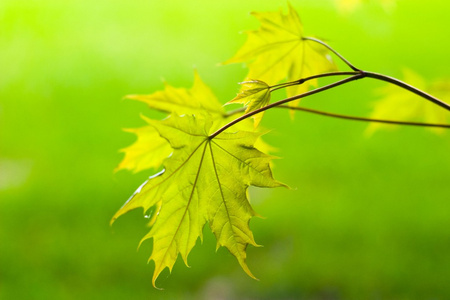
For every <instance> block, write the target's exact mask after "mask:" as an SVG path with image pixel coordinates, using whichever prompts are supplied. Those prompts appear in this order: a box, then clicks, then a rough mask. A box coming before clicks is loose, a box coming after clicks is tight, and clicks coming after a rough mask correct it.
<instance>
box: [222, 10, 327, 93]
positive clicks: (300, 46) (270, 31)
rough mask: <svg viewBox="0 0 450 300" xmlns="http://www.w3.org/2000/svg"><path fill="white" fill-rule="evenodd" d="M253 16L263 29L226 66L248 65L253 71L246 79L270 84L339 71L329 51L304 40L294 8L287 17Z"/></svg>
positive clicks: (274, 14)
mask: <svg viewBox="0 0 450 300" xmlns="http://www.w3.org/2000/svg"><path fill="white" fill-rule="evenodd" d="M252 15H253V16H255V17H256V18H257V19H258V20H259V21H260V23H261V27H260V28H259V30H252V31H247V32H246V33H247V35H248V37H247V41H246V42H245V44H244V45H243V46H242V48H241V49H239V50H238V52H237V53H236V54H235V56H234V57H232V58H231V59H229V60H228V61H226V62H224V64H229V63H238V62H246V63H247V64H248V68H249V72H248V74H247V76H246V78H247V79H250V78H252V79H258V80H261V81H264V82H267V83H268V84H269V85H275V84H277V83H278V82H280V81H283V80H286V79H287V80H288V81H294V80H297V79H300V78H304V77H307V76H311V75H316V74H320V73H324V72H327V71H333V70H336V65H335V64H334V62H333V61H332V60H331V57H330V55H329V50H328V49H326V48H324V47H323V46H321V45H318V44H317V43H315V42H313V41H310V40H305V39H304V37H305V36H304V33H303V26H302V24H301V22H300V18H299V16H298V14H297V12H296V11H295V10H294V8H293V7H292V6H291V5H289V11H288V14H287V15H285V14H283V13H282V11H277V12H262V13H260V12H253V13H252ZM316 85H317V81H316V80H311V81H308V83H305V84H302V85H296V86H292V87H289V88H288V89H287V93H288V96H293V95H298V94H301V93H303V92H306V91H307V90H308V87H309V86H316Z"/></svg>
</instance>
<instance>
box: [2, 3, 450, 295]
mask: <svg viewBox="0 0 450 300" xmlns="http://www.w3.org/2000/svg"><path fill="white" fill-rule="evenodd" d="M290 3H291V4H292V5H293V6H294V7H295V8H296V9H297V10H298V11H299V13H300V15H301V17H302V20H303V23H304V25H305V31H306V34H308V35H315V36H319V37H322V38H325V39H326V40H327V41H328V42H329V43H330V44H331V45H332V46H333V47H335V49H337V50H338V51H340V52H341V53H342V54H344V56H346V57H347V58H348V59H350V60H351V61H352V62H353V63H354V64H356V65H357V66H359V67H361V68H364V69H367V70H371V71H375V72H381V73H384V74H387V75H392V76H397V77H399V76H401V70H402V68H403V67H405V66H407V67H409V68H411V69H413V70H415V71H416V72H418V73H419V74H421V75H422V76H424V77H425V78H428V79H430V80H431V79H434V78H440V77H450V74H449V70H448V66H449V65H450V55H448V47H449V41H448V28H449V27H450V20H449V18H448V13H449V11H450V4H448V2H447V1H437V0H430V1H427V2H423V1H418V0H414V1H413V0H408V1H406V0H403V1H401V0H399V1H397V7H396V8H395V9H394V10H391V11H385V10H384V9H383V8H381V7H380V6H379V5H378V3H377V1H374V0H372V1H368V2H367V3H366V4H365V5H364V6H362V7H360V8H358V9H357V10H355V11H354V12H351V13H347V14H342V13H340V12H339V11H338V10H337V9H336V6H335V4H334V1H331V0H330V1H315V0H291V1H290ZM286 6H287V5H286V1H284V0H282V1H281V0H280V1H266V2H262V1H256V0H249V1H242V0H241V1H236V0H228V1H181V0H177V1H175V0H167V1H143V0H139V1H124V0H117V1H105V0H99V1H79V0H78V1H75V0H68V1H57V0H40V1H33V0H27V1H25V0H2V1H1V2H0V298H1V299H107V298H108V299H150V298H151V299H179V298H181V299H236V298H237V299H243V298H245V299H449V298H450V251H449V250H450V205H449V201H450V172H449V171H450V156H449V155H448V153H449V150H450V140H449V133H448V132H444V133H443V134H441V135H436V134H433V133H432V132H430V131H428V130H426V129H423V128H406V127H403V128H396V130H391V131H389V130H387V131H380V132H377V133H375V134H374V135H373V136H372V137H370V138H368V137H366V136H364V131H365V129H366V127H367V124H365V123H358V122H352V121H344V120H336V119H332V118H325V117H321V116H315V115H309V114H305V113H301V112H299V113H297V114H296V118H295V119H294V120H291V119H290V118H289V116H288V113H287V112H286V111H283V110H279V111H277V110H272V111H271V112H269V113H266V114H265V119H264V120H263V125H264V126H265V127H266V128H269V129H271V132H270V133H269V134H268V135H267V136H266V140H267V141H268V142H269V143H270V144H271V145H273V146H275V147H277V148H278V152H277V153H276V154H277V155H278V156H280V157H282V159H280V160H277V161H276V162H275V169H274V172H275V175H276V177H277V178H278V179H279V180H281V181H283V182H285V183H287V184H289V185H290V186H291V187H293V188H294V189H292V190H287V189H275V190H265V189H259V190H258V189H255V190H252V191H251V194H252V200H253V204H254V207H255V209H256V211H257V212H258V213H260V214H261V215H263V216H264V217H265V219H254V220H252V222H251V228H252V229H253V230H254V233H255V238H256V241H257V242H258V243H259V244H262V245H264V247H263V248H253V247H249V249H248V256H249V258H248V264H249V266H250V268H251V269H252V271H253V273H254V274H255V275H256V276H257V277H258V278H259V279H260V281H255V280H252V279H250V278H249V277H247V276H246V275H245V273H244V272H243V271H242V270H241V269H240V266H239V265H238V263H237V262H236V260H235V258H234V257H232V256H231V255H230V254H229V253H228V252H227V251H226V250H224V249H220V250H219V251H218V252H217V253H216V252H215V251H214V249H215V241H214V237H213V236H212V234H211V233H210V232H209V228H206V229H205V235H206V236H205V241H204V243H203V244H202V245H200V243H199V244H198V245H197V246H196V247H195V248H194V250H193V251H192V253H191V254H190V265H191V268H186V267H185V266H184V264H183V263H182V262H181V261H178V262H177V263H176V265H175V268H174V271H173V273H172V274H169V272H168V271H167V270H166V271H164V272H163V273H162V274H161V276H160V278H159V279H158V285H159V286H160V287H162V288H164V291H159V290H156V289H154V288H153V287H152V286H151V275H152V272H153V263H150V264H149V265H147V264H146V261H147V259H148V257H149V255H150V252H151V242H146V243H144V245H143V246H142V247H141V249H140V250H139V251H138V252H136V247H137V244H138V241H139V240H140V239H141V237H142V236H144V234H145V233H146V232H147V230H148V228H146V227H145V222H146V220H145V219H144V218H143V217H142V212H141V211H134V212H131V213H129V214H127V215H125V216H124V217H122V218H120V219H119V220H118V221H117V222H116V223H115V224H114V226H113V227H110V226H109V225H108V223H109V220H110V218H111V216H112V215H113V214H114V213H115V212H116V210H117V209H118V208H119V207H120V206H121V205H122V204H123V203H124V202H125V200H126V199H127V198H128V197H129V196H130V195H131V194H132V192H133V191H134V190H135V189H136V188H137V187H138V186H139V185H140V184H141V183H142V182H143V181H144V180H145V179H146V178H147V177H148V176H149V175H151V174H153V173H154V171H152V170H150V171H146V172H141V173H138V174H131V173H129V172H126V171H120V172H118V173H116V174H114V173H113V169H114V168H115V166H116V165H117V164H118V163H119V161H120V160H121V158H122V155H123V154H120V153H119V152H118V149H120V148H124V147H125V146H128V145H129V144H131V143H132V142H133V141H134V139H135V137H134V136H133V135H131V134H129V133H125V132H123V131H122V130H121V129H122V128H130V127H138V126H141V125H143V121H142V120H141V119H140V118H139V114H140V113H144V114H146V115H147V116H154V117H155V116H157V115H156V114H153V115H152V113H151V112H149V111H148V109H147V108H146V107H145V105H144V104H142V103H136V102H133V101H123V100H122V98H123V96H124V95H127V94H137V93H151V92H154V91H156V90H159V89H162V88H163V83H162V80H161V78H164V79H165V80H167V81H168V82H169V83H170V84H172V85H174V86H180V87H190V86H191V84H192V78H193V68H194V67H195V68H196V69H197V70H198V71H199V73H200V75H201V77H202V78H203V79H204V81H205V82H206V83H207V84H209V85H210V86H211V87H212V88H213V90H214V91H215V92H216V93H217V95H218V96H219V98H220V99H221V101H223V102H226V101H228V100H230V99H231V98H233V97H234V96H235V94H236V92H237V91H238V86H237V85H236V83H237V82H239V81H241V80H242V79H243V77H244V75H245V73H246V69H245V68H243V66H242V65H230V66H222V67H218V66H217V63H219V62H221V61H224V60H226V59H228V58H230V57H231V56H232V55H233V54H234V53H235V51H237V49H238V48H239V47H240V46H241V45H242V43H243V42H244V40H245V35H243V34H239V32H240V31H242V30H246V29H253V28H257V27H258V24H257V21H256V20H255V19H254V18H252V17H251V16H250V15H249V14H248V12H250V11H267V10H277V9H279V8H283V9H286ZM381 86H383V83H379V82H375V81H370V80H364V81H359V82H355V83H352V84H349V85H348V86H345V87H340V88H337V89H334V90H332V91H328V92H326V93H323V94H321V95H317V96H314V97H311V98H308V99H305V100H304V101H303V102H302V103H303V105H305V106H307V107H312V108H317V109H323V110H328V111H333V112H341V113H348V114H356V115H362V116H367V115H368V114H369V112H370V109H371V105H372V103H373V101H374V100H375V97H374V93H373V90H374V89H376V88H378V87H381ZM446 100H447V101H450V99H446Z"/></svg>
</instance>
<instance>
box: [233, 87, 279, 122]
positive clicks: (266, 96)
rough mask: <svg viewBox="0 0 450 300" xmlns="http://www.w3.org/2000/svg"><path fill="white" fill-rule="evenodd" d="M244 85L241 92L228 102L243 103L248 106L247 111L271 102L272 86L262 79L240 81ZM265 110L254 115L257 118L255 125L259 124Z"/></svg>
mask: <svg viewBox="0 0 450 300" xmlns="http://www.w3.org/2000/svg"><path fill="white" fill-rule="evenodd" d="M240 84H241V85H242V90H241V92H240V93H239V94H238V95H237V96H236V97H235V98H234V99H233V100H231V101H229V102H227V103H226V104H232V103H243V104H244V105H245V106H247V108H246V110H245V113H248V112H251V111H254V110H257V109H258V108H261V107H264V106H266V105H267V104H269V101H270V86H269V85H268V84H267V83H265V82H264V81H261V80H250V81H244V82H241V83H240ZM263 114H264V112H262V113H259V114H256V115H254V116H253V119H254V120H255V127H257V126H258V125H259V123H260V122H261V119H262V117H263Z"/></svg>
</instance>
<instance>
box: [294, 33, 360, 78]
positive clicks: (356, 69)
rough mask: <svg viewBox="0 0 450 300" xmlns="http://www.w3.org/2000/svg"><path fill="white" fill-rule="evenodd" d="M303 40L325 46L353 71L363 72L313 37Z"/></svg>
mask: <svg viewBox="0 0 450 300" xmlns="http://www.w3.org/2000/svg"><path fill="white" fill-rule="evenodd" d="M302 39H303V40H306V41H313V42H316V43H318V44H321V45H322V46H324V47H325V48H327V49H328V50H330V51H331V52H333V53H334V54H335V55H336V56H337V57H339V58H340V59H341V60H342V61H343V62H344V63H345V64H346V65H347V66H349V67H350V68H351V69H352V70H353V71H357V72H358V71H361V70H360V69H358V68H357V67H355V66H354V65H353V64H352V63H350V62H349V61H348V60H347V59H345V58H344V57H343V56H342V55H341V54H340V53H339V52H337V51H336V50H334V49H333V48H331V47H330V46H329V45H328V44H327V43H325V42H323V41H321V40H319V39H316V38H313V37H303V38H302Z"/></svg>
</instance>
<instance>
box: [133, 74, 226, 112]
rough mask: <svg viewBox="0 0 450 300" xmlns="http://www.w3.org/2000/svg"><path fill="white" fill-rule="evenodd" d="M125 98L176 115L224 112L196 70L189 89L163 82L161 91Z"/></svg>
mask: <svg viewBox="0 0 450 300" xmlns="http://www.w3.org/2000/svg"><path fill="white" fill-rule="evenodd" d="M125 98H126V99H132V100H138V101H142V102H144V103H146V104H147V105H148V106H149V107H150V108H153V109H156V110H159V111H163V112H167V113H174V114H177V115H183V114H193V115H198V114H202V115H204V114H209V115H212V116H216V117H217V116H224V114H225V110H224V108H223V106H222V105H221V104H220V102H219V100H218V99H217V97H216V96H215V95H214V93H213V92H212V91H211V89H210V88H209V87H208V86H207V85H206V84H205V83H204V82H203V81H202V79H201V78H200V76H199V75H198V73H197V72H195V73H194V84H193V86H192V88H191V89H185V88H175V87H173V86H171V85H169V84H167V83H165V86H164V90H163V91H157V92H155V93H153V94H150V95H128V96H126V97H125Z"/></svg>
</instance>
